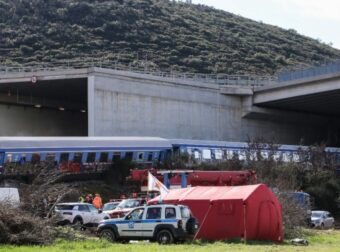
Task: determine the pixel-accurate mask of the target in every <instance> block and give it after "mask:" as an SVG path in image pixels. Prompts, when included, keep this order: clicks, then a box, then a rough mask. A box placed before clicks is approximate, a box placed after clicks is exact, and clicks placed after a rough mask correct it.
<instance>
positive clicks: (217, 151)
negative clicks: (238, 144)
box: [215, 150, 223, 160]
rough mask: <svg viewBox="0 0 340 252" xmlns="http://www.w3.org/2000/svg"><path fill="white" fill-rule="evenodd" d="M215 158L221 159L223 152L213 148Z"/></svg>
mask: <svg viewBox="0 0 340 252" xmlns="http://www.w3.org/2000/svg"><path fill="white" fill-rule="evenodd" d="M215 159H217V160H221V159H223V152H222V150H215Z"/></svg>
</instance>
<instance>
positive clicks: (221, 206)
mask: <svg viewBox="0 0 340 252" xmlns="http://www.w3.org/2000/svg"><path fill="white" fill-rule="evenodd" d="M162 201H163V202H164V203H173V204H183V205H187V206H189V207H190V209H191V211H192V213H193V215H194V216H195V217H196V218H197V219H198V221H199V223H200V228H199V230H198V232H197V234H196V237H195V238H196V239H201V238H204V239H208V240H224V239H231V238H244V239H246V240H272V241H276V242H281V241H282V240H283V226H282V209H281V205H280V203H279V201H278V200H277V198H276V197H275V195H274V194H273V193H272V191H271V190H270V189H269V188H268V187H267V186H266V185H263V184H259V185H247V186H198V187H191V188H183V189H175V190H170V193H169V194H168V195H167V196H165V197H163V199H162ZM157 202H158V198H155V199H153V200H151V201H149V204H154V203H157Z"/></svg>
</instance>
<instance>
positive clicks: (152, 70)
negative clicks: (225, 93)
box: [0, 61, 277, 87]
mask: <svg viewBox="0 0 340 252" xmlns="http://www.w3.org/2000/svg"><path fill="white" fill-rule="evenodd" d="M88 67H98V68H108V69H113V70H117V71H128V72H132V73H138V74H146V75H151V76H156V77H162V78H168V79H174V80H185V81H194V82H201V83H214V84H219V85H230V86H248V87H249V86H250V87H256V86H266V85H270V84H275V83H277V79H276V77H274V76H256V75H228V74H202V73H183V72H176V71H172V70H171V71H161V70H160V69H158V68H157V67H155V66H153V65H151V64H148V62H142V64H131V63H130V64H122V63H120V62H117V61H66V62H65V61H62V62H51V63H41V64H36V65H18V66H1V65H0V79H1V78H4V77H6V76H8V75H11V74H16V73H30V72H31V73H36V72H46V71H61V70H68V69H80V68H88Z"/></svg>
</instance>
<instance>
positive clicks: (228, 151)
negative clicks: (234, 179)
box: [227, 150, 234, 160]
mask: <svg viewBox="0 0 340 252" xmlns="http://www.w3.org/2000/svg"><path fill="white" fill-rule="evenodd" d="M233 156H234V152H233V150H227V159H229V160H230V159H233Z"/></svg>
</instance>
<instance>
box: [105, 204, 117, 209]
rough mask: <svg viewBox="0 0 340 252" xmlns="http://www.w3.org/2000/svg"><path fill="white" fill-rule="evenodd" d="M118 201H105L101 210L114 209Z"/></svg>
mask: <svg viewBox="0 0 340 252" xmlns="http://www.w3.org/2000/svg"><path fill="white" fill-rule="evenodd" d="M117 205H118V203H107V204H105V205H104V207H103V211H110V210H114V209H115V208H116V207H117Z"/></svg>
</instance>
